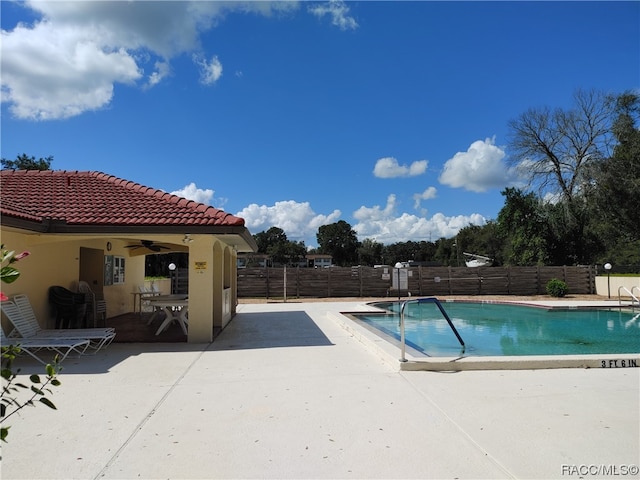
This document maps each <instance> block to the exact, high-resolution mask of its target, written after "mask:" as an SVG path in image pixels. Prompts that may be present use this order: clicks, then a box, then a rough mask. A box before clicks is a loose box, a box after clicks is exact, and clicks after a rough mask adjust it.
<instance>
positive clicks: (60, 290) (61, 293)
mask: <svg viewBox="0 0 640 480" xmlns="http://www.w3.org/2000/svg"><path fill="white" fill-rule="evenodd" d="M49 302H50V303H51V305H53V309H54V311H55V314H56V328H79V327H81V326H84V325H83V323H84V319H85V316H86V313H87V304H86V299H85V296H84V294H82V293H75V292H72V291H71V290H67V289H66V288H64V287H60V286H58V285H55V286H53V287H49Z"/></svg>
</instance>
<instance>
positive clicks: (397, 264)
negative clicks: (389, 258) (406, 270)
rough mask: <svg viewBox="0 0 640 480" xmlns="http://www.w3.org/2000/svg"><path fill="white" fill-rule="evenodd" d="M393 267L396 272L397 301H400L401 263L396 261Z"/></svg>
mask: <svg viewBox="0 0 640 480" xmlns="http://www.w3.org/2000/svg"><path fill="white" fill-rule="evenodd" d="M395 267H396V271H397V272H398V302H400V269H401V268H402V263H400V262H398V263H396V265H395Z"/></svg>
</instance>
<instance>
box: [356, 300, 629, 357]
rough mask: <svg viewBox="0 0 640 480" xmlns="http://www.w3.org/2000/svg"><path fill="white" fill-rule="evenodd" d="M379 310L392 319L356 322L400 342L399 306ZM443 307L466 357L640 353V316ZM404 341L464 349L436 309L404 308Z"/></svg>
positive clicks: (452, 351) (435, 350) (421, 347)
mask: <svg viewBox="0 0 640 480" xmlns="http://www.w3.org/2000/svg"><path fill="white" fill-rule="evenodd" d="M376 306H378V307H381V308H384V309H385V310H388V311H390V312H392V313H388V314H372V315H369V314H364V315H362V314H358V315H354V317H356V318H357V319H358V320H360V321H362V322H364V323H365V324H366V325H369V326H370V327H373V328H375V329H377V330H379V331H380V332H382V333H384V334H386V335H390V336H391V337H393V338H395V339H397V340H399V339H400V328H399V323H400V322H399V318H400V317H399V313H397V312H399V310H400V305H399V304H398V303H384V304H380V303H379V304H376ZM442 306H443V307H444V309H445V311H446V312H447V314H448V315H449V317H450V318H451V320H452V322H453V324H454V326H455V327H456V329H457V330H458V333H459V334H460V336H461V337H462V339H463V340H464V343H465V351H464V356H519V355H589V354H617V353H640V313H639V312H628V311H620V310H619V309H544V308H538V307H527V306H522V305H507V304H494V303H476V302H443V303H442ZM393 312H395V313H393ZM405 340H406V345H407V346H408V347H411V348H413V349H415V350H418V351H419V352H421V353H423V354H425V355H429V356H437V357H441V356H457V355H460V354H461V346H460V343H459V342H458V340H457V339H456V337H455V335H454V333H453V331H452V330H451V328H450V327H449V325H448V323H447V321H446V320H445V319H444V318H443V316H442V314H441V313H440V310H438V307H437V306H436V305H435V304H431V303H426V304H425V303H421V304H417V303H413V304H412V303H408V304H407V305H406V307H405Z"/></svg>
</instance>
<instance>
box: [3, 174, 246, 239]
mask: <svg viewBox="0 0 640 480" xmlns="http://www.w3.org/2000/svg"><path fill="white" fill-rule="evenodd" d="M0 213H1V214H2V216H3V217H6V216H8V217H13V218H17V219H21V220H26V221H36V222H42V221H45V220H53V221H60V222H64V223H66V224H67V225H91V226H107V225H108V226H112V227H115V226H127V227H129V226H134V227H136V226H137V227H144V226H155V227H158V226H173V225H175V226H182V227H184V226H209V227H210V226H216V227H225V226H229V227H243V226H244V219H242V218H240V217H236V216H234V215H231V214H229V213H226V212H225V211H223V210H220V209H217V208H214V207H211V206H209V205H205V204H202V203H198V202H194V201H192V200H187V199H186V198H182V197H178V196H176V195H171V194H169V193H166V192H163V191H162V190H158V189H153V188H150V187H145V186H143V185H140V184H138V183H134V182H130V181H128V180H123V179H121V178H117V177H114V176H113V175H107V174H105V173H102V172H77V171H76V172H74V171H65V170H45V171H38V170H2V171H1V172H0Z"/></svg>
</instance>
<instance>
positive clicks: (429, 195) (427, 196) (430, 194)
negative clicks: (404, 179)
mask: <svg viewBox="0 0 640 480" xmlns="http://www.w3.org/2000/svg"><path fill="white" fill-rule="evenodd" d="M437 196H438V190H436V187H429V188H427V189H426V190H425V191H424V192H422V193H414V194H413V200H414V204H413V208H415V209H416V210H419V209H421V208H422V206H421V202H422V200H431V199H433V198H436V197H437ZM424 213H426V211H425V212H424Z"/></svg>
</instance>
